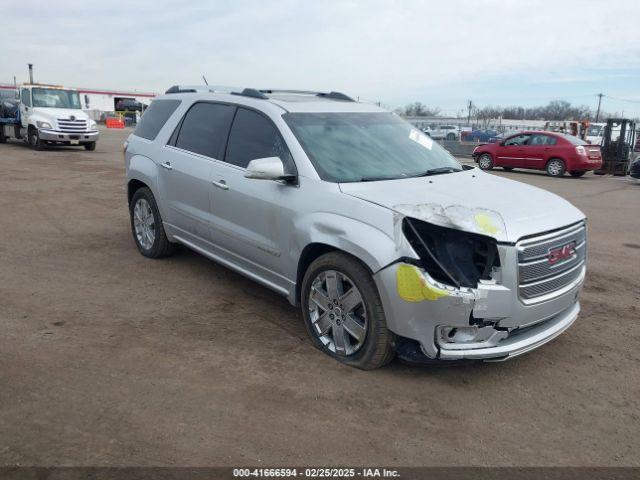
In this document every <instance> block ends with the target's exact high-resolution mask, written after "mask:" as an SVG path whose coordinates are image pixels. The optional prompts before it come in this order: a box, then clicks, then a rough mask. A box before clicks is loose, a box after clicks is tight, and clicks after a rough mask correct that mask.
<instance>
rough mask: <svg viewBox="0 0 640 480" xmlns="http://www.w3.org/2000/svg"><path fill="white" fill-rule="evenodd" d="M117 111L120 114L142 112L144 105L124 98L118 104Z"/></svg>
mask: <svg viewBox="0 0 640 480" xmlns="http://www.w3.org/2000/svg"><path fill="white" fill-rule="evenodd" d="M116 110H117V111H120V112H121V111H124V112H135V111H138V112H142V110H144V105H143V104H142V103H140V102H138V101H137V100H134V99H133V98H123V99H122V100H118V101H117V102H116Z"/></svg>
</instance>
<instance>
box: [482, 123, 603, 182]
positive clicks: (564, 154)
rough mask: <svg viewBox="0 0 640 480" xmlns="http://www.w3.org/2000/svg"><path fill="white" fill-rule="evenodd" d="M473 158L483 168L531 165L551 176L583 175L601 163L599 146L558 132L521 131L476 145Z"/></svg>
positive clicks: (597, 167)
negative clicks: (500, 139)
mask: <svg viewBox="0 0 640 480" xmlns="http://www.w3.org/2000/svg"><path fill="white" fill-rule="evenodd" d="M473 158H474V160H475V161H476V162H478V166H479V167H480V168H481V169H482V170H491V169H492V168H493V167H502V168H504V169H505V170H512V169H514V168H528V169H534V170H546V171H547V173H548V174H549V175H550V176H552V177H561V176H563V175H564V173H565V172H569V173H570V174H571V176H572V177H581V176H582V175H584V174H585V173H586V172H587V171H589V170H597V169H599V168H600V167H601V166H602V155H601V153H600V147H599V146H597V145H589V144H588V143H587V142H585V141H584V140H581V139H580V138H578V137H574V136H573V135H567V134H564V133H555V132H537V131H529V132H520V133H517V134H515V135H512V136H510V137H507V138H506V139H504V140H503V141H501V142H499V143H488V144H485V145H480V146H478V147H476V148H475V149H474V150H473Z"/></svg>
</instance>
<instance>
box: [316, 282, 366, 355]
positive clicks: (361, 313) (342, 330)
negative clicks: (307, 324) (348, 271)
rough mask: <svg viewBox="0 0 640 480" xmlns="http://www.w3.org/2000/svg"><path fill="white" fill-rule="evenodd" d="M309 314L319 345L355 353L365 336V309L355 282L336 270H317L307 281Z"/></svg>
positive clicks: (332, 349) (336, 352)
mask: <svg viewBox="0 0 640 480" xmlns="http://www.w3.org/2000/svg"><path fill="white" fill-rule="evenodd" d="M308 308H309V316H310V318H311V324H312V326H313V332H314V333H315V334H316V336H317V337H318V339H319V340H320V341H321V342H322V344H323V345H324V346H325V347H326V348H327V349H328V350H330V351H331V352H333V353H335V354H337V355H341V356H349V355H353V354H354V353H356V352H357V351H358V350H359V349H360V348H361V347H362V345H363V344H364V341H365V338H366V336H367V328H368V322H367V310H366V307H365V304H364V300H363V298H362V294H361V293H360V290H358V287H356V285H355V283H354V282H353V281H352V280H351V279H350V278H349V277H347V276H346V275H345V274H343V273H341V272H339V271H337V270H325V271H323V272H320V273H319V274H318V275H317V276H316V278H315V279H314V280H313V282H312V284H311V289H310V291H309V298H308Z"/></svg>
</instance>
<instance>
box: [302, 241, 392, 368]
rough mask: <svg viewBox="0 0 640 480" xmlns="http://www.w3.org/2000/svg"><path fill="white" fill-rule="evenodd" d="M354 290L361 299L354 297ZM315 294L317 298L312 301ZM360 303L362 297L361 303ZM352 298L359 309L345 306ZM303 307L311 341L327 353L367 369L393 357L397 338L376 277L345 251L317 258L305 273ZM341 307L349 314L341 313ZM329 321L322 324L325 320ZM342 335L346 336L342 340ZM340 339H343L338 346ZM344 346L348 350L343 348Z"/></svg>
mask: <svg viewBox="0 0 640 480" xmlns="http://www.w3.org/2000/svg"><path fill="white" fill-rule="evenodd" d="M328 278H335V279H336V283H335V285H336V287H337V288H336V290H337V291H338V292H340V293H342V296H337V295H331V293H330V291H331V289H330V288H327V279H328ZM345 287H347V290H346V293H344V292H345V290H344V288H345ZM354 288H355V294H359V297H354V296H353V295H354V294H353V293H352V292H353V291H354V290H353V289H354ZM312 293H313V295H314V297H315V298H316V299H317V300H312V299H311V295H312ZM349 294H351V295H350V296H349ZM355 299H359V301H358V303H356V300H355ZM332 300H333V301H332ZM350 300H351V301H352V303H354V304H355V305H356V307H355V308H354V307H351V308H349V307H348V306H346V304H343V303H342V302H343V301H345V303H346V302H349V301H350ZM300 303H301V307H302V316H303V317H304V322H305V326H306V328H307V333H308V334H309V337H310V338H311V341H312V342H313V344H314V345H315V346H316V347H317V348H318V349H320V350H321V351H323V352H324V353H326V354H327V355H329V356H331V357H333V358H335V359H336V360H338V361H339V362H342V363H344V364H346V365H350V366H352V367H356V368H360V369H362V370H373V369H375V368H379V367H382V366H384V365H386V364H387V363H389V362H390V361H391V360H392V359H393V357H394V355H395V348H394V336H393V333H392V332H390V331H389V330H388V329H387V322H386V318H385V314H384V310H383V308H382V301H381V300H380V295H379V293H378V289H377V287H376V284H375V283H374V281H373V278H372V277H371V273H370V272H369V270H367V268H366V267H365V266H364V265H363V264H362V263H361V262H360V261H359V260H357V259H355V258H354V257H352V256H350V255H347V254H345V253H342V252H330V253H327V254H325V255H322V256H321V257H319V258H317V259H316V260H315V261H314V262H313V263H312V264H311V265H310V266H309V268H308V269H307V271H306V272H305V275H304V279H303V281H302V292H301V301H300ZM321 305H324V308H323V307H322V306H321ZM343 305H344V306H343ZM341 308H345V310H346V309H347V308H349V311H347V312H346V313H345V312H341ZM336 312H337V314H336ZM329 317H330V318H329ZM323 318H324V321H323V323H322V324H321V323H320V322H319V319H323ZM342 322H344V323H342ZM347 325H349V327H346V326H347ZM345 327H346V328H345ZM354 327H357V328H354ZM321 329H322V330H321ZM349 330H351V332H354V333H353V334H352V333H351V332H350V331H349ZM340 334H342V337H339V336H337V335H340ZM338 338H342V341H341V342H336V340H335V339H338ZM340 344H342V345H343V346H344V348H340Z"/></svg>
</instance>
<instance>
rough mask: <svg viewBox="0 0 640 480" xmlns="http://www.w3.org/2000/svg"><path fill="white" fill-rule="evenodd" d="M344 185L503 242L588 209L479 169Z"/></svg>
mask: <svg viewBox="0 0 640 480" xmlns="http://www.w3.org/2000/svg"><path fill="white" fill-rule="evenodd" d="M340 190H341V191H342V192H343V193H345V194H347V195H351V196H354V197H357V198H360V199H362V200H366V201H368V202H372V203H375V204H378V205H381V206H384V207H386V208H389V209H391V210H393V211H395V212H397V213H398V214H399V215H404V216H409V217H413V218H417V219H419V220H424V221H426V222H430V223H434V224H438V225H442V226H446V227H451V228H456V229H459V230H465V231H475V232H476V233H482V234H485V235H489V236H492V237H494V238H495V239H496V240H498V241H500V242H510V243H513V242H516V241H518V240H519V239H520V238H522V237H524V236H527V235H532V234H536V233H541V232H545V231H549V230H553V229H556V228H560V227H564V226H566V225H570V224H572V223H575V222H578V221H580V220H583V219H584V218H585V215H584V214H583V213H582V212H581V211H580V210H578V209H577V208H576V207H574V206H573V205H572V204H571V203H569V202H567V201H566V200H564V199H563V198H561V197H559V196H557V195H555V194H553V193H551V192H548V191H546V190H543V189H541V188H537V187H532V186H530V185H527V184H524V183H521V182H516V181H513V180H508V179H505V178H501V177H499V176H496V175H491V174H487V173H484V172H482V171H480V170H478V169H471V170H465V171H462V172H456V173H449V174H444V175H434V176H429V177H418V178H406V179H398V180H384V181H378V182H355V183H342V184H340Z"/></svg>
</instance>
